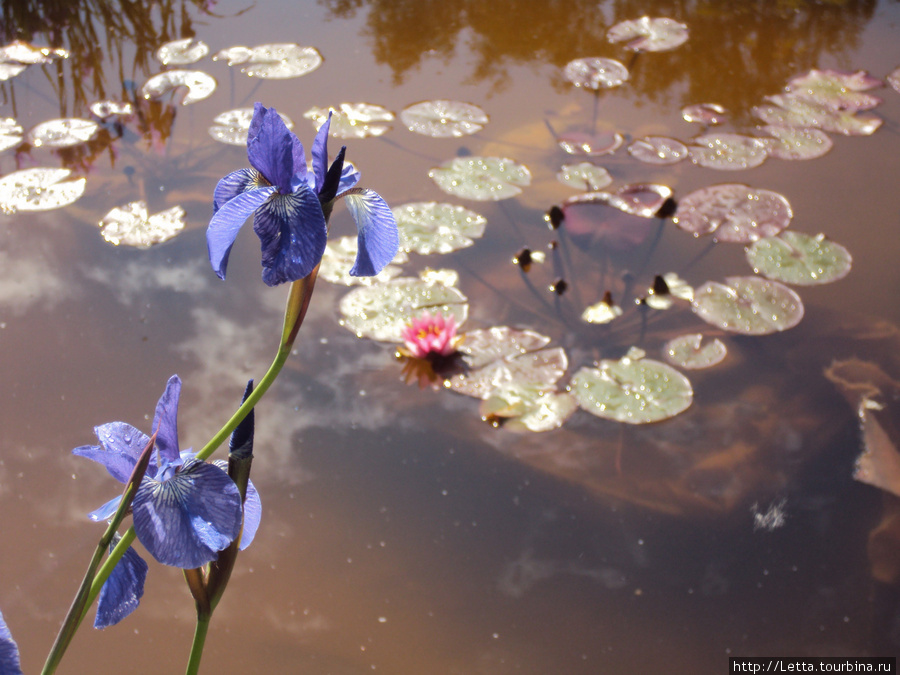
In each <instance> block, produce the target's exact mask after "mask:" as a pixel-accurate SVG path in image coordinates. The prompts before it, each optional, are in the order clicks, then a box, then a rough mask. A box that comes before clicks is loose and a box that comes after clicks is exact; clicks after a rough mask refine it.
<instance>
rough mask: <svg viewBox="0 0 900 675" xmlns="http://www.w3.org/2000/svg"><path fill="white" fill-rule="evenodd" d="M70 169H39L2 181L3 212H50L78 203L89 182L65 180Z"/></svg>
mask: <svg viewBox="0 0 900 675" xmlns="http://www.w3.org/2000/svg"><path fill="white" fill-rule="evenodd" d="M71 173H72V172H71V171H70V170H69V169H50V168H44V167H37V168H33V169H22V170H21V171H14V172H13V173H11V174H7V175H6V176H3V177H2V178H0V212H2V213H5V214H13V213H15V212H16V211H47V210H49V209H58V208H60V207H63V206H68V205H69V204H71V203H73V202H74V201H76V200H77V199H78V198H79V197H81V195H83V194H84V187H85V184H86V180H85V179H84V178H76V179H75V180H70V181H64V180H63V179H64V178H67V177H68V176H69V174H71Z"/></svg>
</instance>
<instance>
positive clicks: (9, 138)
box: [0, 117, 23, 152]
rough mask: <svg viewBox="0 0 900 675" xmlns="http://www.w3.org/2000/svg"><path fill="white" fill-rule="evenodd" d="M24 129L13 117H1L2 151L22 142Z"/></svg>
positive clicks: (0, 140)
mask: <svg viewBox="0 0 900 675" xmlns="http://www.w3.org/2000/svg"><path fill="white" fill-rule="evenodd" d="M22 132H23V129H22V127H21V126H20V125H19V123H18V122H16V120H14V119H13V118H12V117H6V118H4V119H0V152H3V151H4V150H9V149H10V148H14V147H16V146H17V145H18V144H19V143H21V142H22Z"/></svg>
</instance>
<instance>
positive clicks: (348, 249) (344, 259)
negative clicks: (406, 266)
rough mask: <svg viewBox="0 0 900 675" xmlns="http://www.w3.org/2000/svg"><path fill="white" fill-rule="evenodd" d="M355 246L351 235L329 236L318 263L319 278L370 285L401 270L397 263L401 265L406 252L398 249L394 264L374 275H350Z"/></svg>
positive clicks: (353, 237) (354, 239)
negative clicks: (320, 260)
mask: <svg viewBox="0 0 900 675" xmlns="http://www.w3.org/2000/svg"><path fill="white" fill-rule="evenodd" d="M357 247H358V244H357V239H356V237H355V236H352V235H351V236H347V237H332V238H329V239H328V244H326V246H325V253H324V255H322V262H321V263H320V264H319V278H320V279H324V280H325V281H328V282H329V283H332V284H340V285H342V286H371V285H373V284H378V283H381V282H384V281H387V280H389V279H393V278H394V277H396V276H398V275H399V274H400V272H401V271H402V270H401V269H400V268H399V267H397V265H402V264H403V263H405V262H406V260H407V258H406V253H404V252H403V251H399V252H398V253H397V255H395V256H394V260H393V263H396V264H390V265H387V266H386V267H385V268H384V269H382V270H381V272H379V273H378V274H377V275H376V276H374V277H354V276H350V269H351V268H352V267H353V263H354V262H355V261H356V253H357V250H358V248H357Z"/></svg>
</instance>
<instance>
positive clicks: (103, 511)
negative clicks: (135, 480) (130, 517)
mask: <svg viewBox="0 0 900 675" xmlns="http://www.w3.org/2000/svg"><path fill="white" fill-rule="evenodd" d="M121 502H122V495H116V496H115V497H113V498H112V499H110V500H109V501H108V502H106V503H105V504H104V505H103V506H101V507H100V508H99V509H95V510H93V511H91V512H90V513H89V514H88V518H90V519H91V520H93V521H94V522H95V523H102V522H104V521H106V520H109V519H110V518H112V517H113V515H114V514H115V512H116V509H118V508H119V504H120V503H121Z"/></svg>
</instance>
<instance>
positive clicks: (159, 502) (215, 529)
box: [132, 460, 241, 569]
mask: <svg viewBox="0 0 900 675" xmlns="http://www.w3.org/2000/svg"><path fill="white" fill-rule="evenodd" d="M132 511H133V514H134V530H135V533H136V534H137V537H138V539H139V540H140V542H141V544H143V545H144V548H146V549H147V551H149V553H150V555H152V556H153V557H154V558H155V559H156V560H157V561H158V562H161V563H163V564H164V565H172V566H174V567H181V568H184V569H193V568H196V567H200V566H202V565H205V564H207V563H209V562H212V561H213V560H215V559H216V558H217V557H218V554H219V551H221V550H222V549H223V548H225V547H226V546H228V544H230V543H231V542H232V541H234V539H235V537H237V536H238V535H239V534H240V531H241V495H240V493H239V492H238V489H237V486H236V485H235V484H234V481H232V480H231V479H230V478H229V477H228V474H226V473H225V472H224V471H222V469H220V468H219V467H217V466H214V465H213V464H208V463H206V462H202V461H199V460H189V461H188V462H185V464H184V465H183V466H182V467H181V469H180V470H179V471H178V472H177V473H175V474H174V475H173V476H172V477H171V478H170V479H168V480H165V481H161V482H160V481H155V480H152V479H146V478H145V479H144V481H143V482H142V483H141V485H140V487H139V488H138V490H137V492H136V494H135V496H134V502H133V503H132Z"/></svg>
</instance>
